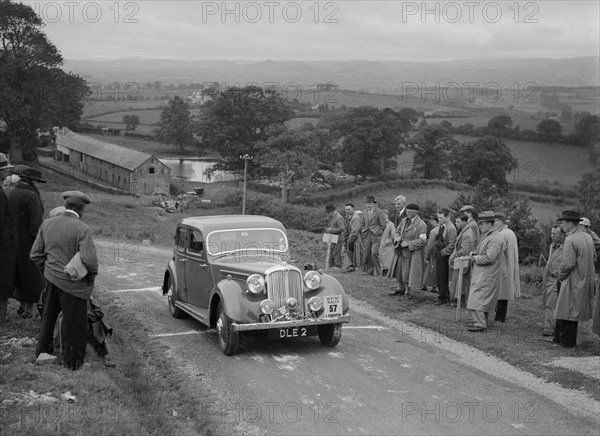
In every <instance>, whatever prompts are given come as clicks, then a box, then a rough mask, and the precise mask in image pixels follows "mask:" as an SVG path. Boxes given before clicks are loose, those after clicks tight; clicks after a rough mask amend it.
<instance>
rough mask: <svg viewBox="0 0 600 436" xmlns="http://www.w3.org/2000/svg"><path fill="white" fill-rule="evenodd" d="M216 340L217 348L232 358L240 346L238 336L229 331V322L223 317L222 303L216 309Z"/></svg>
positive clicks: (236, 333)
mask: <svg viewBox="0 0 600 436" xmlns="http://www.w3.org/2000/svg"><path fill="white" fill-rule="evenodd" d="M217 339H218V341H219V347H220V348H221V351H222V352H223V354H225V355H226V356H233V355H234V354H235V353H237V351H238V349H239V346H240V334H239V333H238V332H234V331H232V330H231V321H230V320H229V318H227V315H225V308H224V307H223V303H219V307H218V308H217Z"/></svg>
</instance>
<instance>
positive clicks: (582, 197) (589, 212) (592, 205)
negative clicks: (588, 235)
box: [578, 168, 600, 229]
mask: <svg viewBox="0 0 600 436" xmlns="http://www.w3.org/2000/svg"><path fill="white" fill-rule="evenodd" d="M578 184H579V189H578V192H579V202H580V209H581V212H582V213H583V214H584V216H585V217H587V218H589V219H590V221H591V222H592V227H594V228H595V229H600V171H598V168H596V171H594V172H591V173H586V174H584V175H583V177H582V178H581V180H580V181H579V183H578Z"/></svg>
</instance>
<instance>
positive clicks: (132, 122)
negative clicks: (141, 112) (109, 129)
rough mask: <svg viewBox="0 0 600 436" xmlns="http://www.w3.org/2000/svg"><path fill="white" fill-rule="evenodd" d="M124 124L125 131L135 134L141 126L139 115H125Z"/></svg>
mask: <svg viewBox="0 0 600 436" xmlns="http://www.w3.org/2000/svg"><path fill="white" fill-rule="evenodd" d="M123 122H124V123H125V130H128V131H129V130H131V131H132V132H135V129H136V128H137V126H139V124H140V117H139V116H137V115H123Z"/></svg>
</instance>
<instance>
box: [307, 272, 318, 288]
mask: <svg viewBox="0 0 600 436" xmlns="http://www.w3.org/2000/svg"><path fill="white" fill-rule="evenodd" d="M304 286H306V287H307V288H308V289H310V290H311V291H314V290H315V289H317V288H318V287H319V286H321V274H319V273H318V272H316V271H309V272H307V273H306V275H305V276H304Z"/></svg>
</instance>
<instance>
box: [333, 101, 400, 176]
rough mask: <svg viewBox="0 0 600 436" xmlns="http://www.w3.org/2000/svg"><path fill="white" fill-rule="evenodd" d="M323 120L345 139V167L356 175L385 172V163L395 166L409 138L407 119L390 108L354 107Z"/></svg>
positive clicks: (343, 161) (388, 166)
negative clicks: (396, 159) (396, 158)
mask: <svg viewBox="0 0 600 436" xmlns="http://www.w3.org/2000/svg"><path fill="white" fill-rule="evenodd" d="M324 124H325V125H328V127H329V129H330V132H331V133H332V135H333V137H334V138H336V139H340V140H342V144H343V146H342V147H343V148H342V150H343V152H342V165H343V168H344V171H346V172H347V173H350V174H354V175H362V176H379V177H381V176H383V175H384V172H385V169H386V167H387V168H395V164H396V161H395V159H394V158H395V157H396V156H398V155H399V154H400V153H402V144H403V143H405V142H407V141H408V137H407V134H406V131H407V127H406V126H407V120H406V119H405V118H403V117H402V116H401V115H400V114H399V113H398V112H396V111H394V110H392V109H389V108H385V109H378V108H374V107H371V106H360V107H354V108H351V109H350V110H348V111H346V112H343V113H338V114H335V115H334V116H333V117H332V118H329V119H327V120H326V121H325V123H324ZM408 125H410V122H408Z"/></svg>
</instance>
